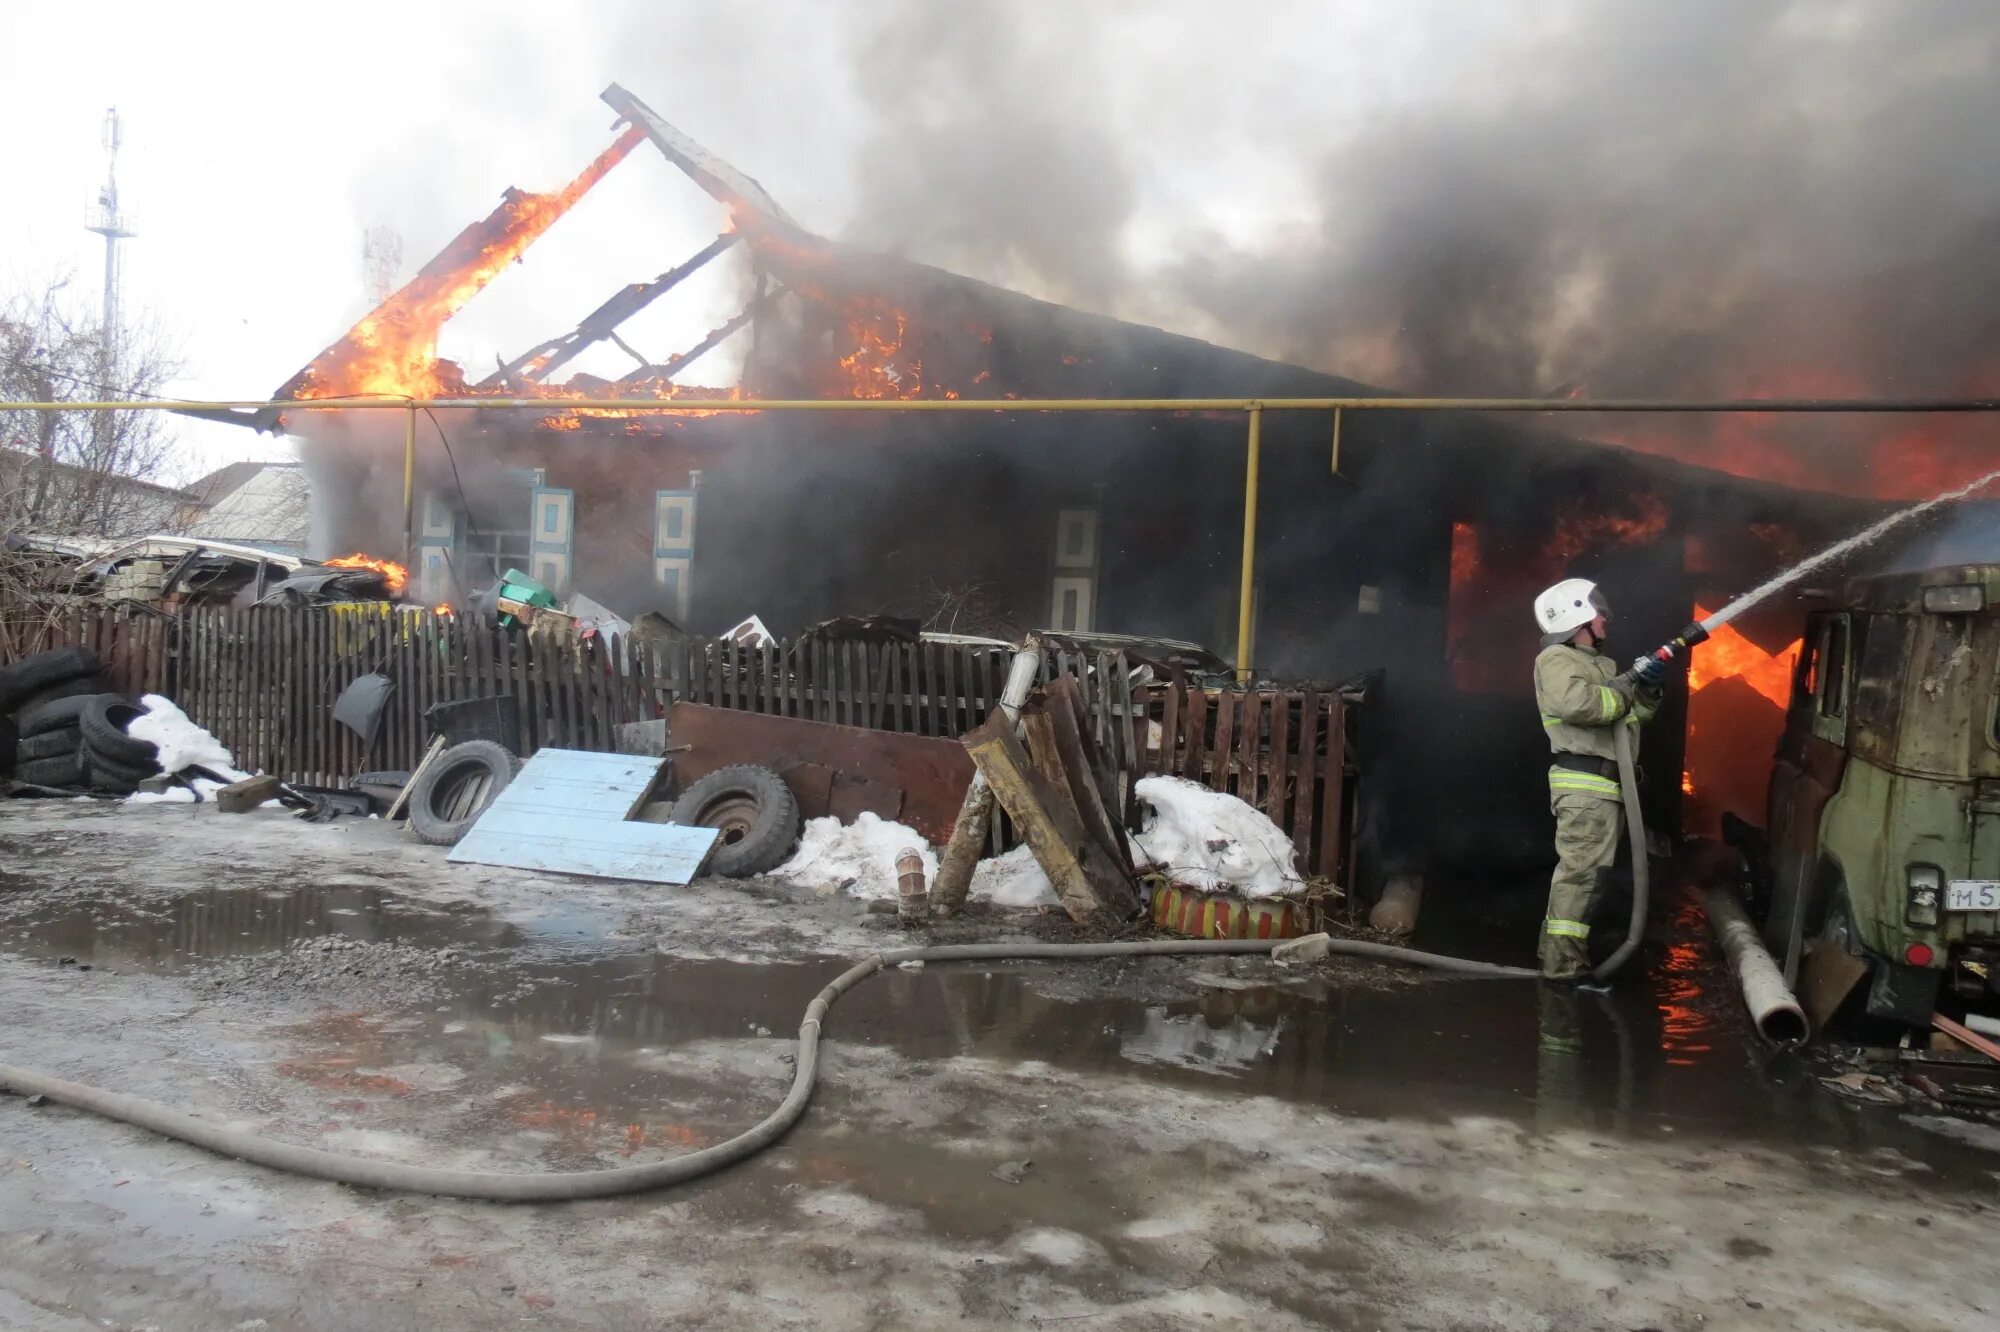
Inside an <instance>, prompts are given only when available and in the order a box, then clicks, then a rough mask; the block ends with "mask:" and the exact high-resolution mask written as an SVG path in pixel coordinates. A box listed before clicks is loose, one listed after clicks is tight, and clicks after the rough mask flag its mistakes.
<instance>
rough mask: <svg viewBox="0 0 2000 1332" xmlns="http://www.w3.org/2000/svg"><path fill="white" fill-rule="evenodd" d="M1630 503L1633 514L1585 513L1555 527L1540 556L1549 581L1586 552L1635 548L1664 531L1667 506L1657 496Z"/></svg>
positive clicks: (1640, 497) (1643, 496)
mask: <svg viewBox="0 0 2000 1332" xmlns="http://www.w3.org/2000/svg"><path fill="white" fill-rule="evenodd" d="M1631 503H1632V507H1633V508H1634V509H1636V510H1637V513H1635V514H1620V513H1610V512H1600V513H1585V514H1578V515H1577V516H1576V517H1573V518H1569V519H1566V520H1565V521H1563V522H1562V523H1560V524H1558V525H1557V527H1556V530H1555V535H1554V536H1552V537H1551V538H1550V539H1549V544H1548V546H1547V548H1546V549H1545V550H1544V551H1543V553H1542V558H1543V567H1544V568H1545V569H1546V570H1547V571H1548V572H1549V574H1550V576H1551V579H1552V580H1553V579H1554V578H1556V577H1561V576H1562V574H1563V573H1565V572H1566V571H1567V570H1568V569H1569V566H1570V565H1571V564H1573V563H1574V562H1575V561H1576V560H1577V558H1578V557H1579V556H1581V555H1583V554H1585V553H1586V552H1590V551H1600V550H1607V549H1609V548H1611V547H1614V546H1636V545H1638V544H1640V543H1641V542H1645V541H1652V540H1654V539H1656V538H1657V537H1658V536H1659V535H1660V534H1661V533H1662V532H1664V531H1666V530H1667V506H1666V505H1665V504H1664V503H1663V502H1661V500H1660V497H1659V496H1657V495H1649V494H1645V493H1640V494H1637V495H1633V496H1632V497H1631Z"/></svg>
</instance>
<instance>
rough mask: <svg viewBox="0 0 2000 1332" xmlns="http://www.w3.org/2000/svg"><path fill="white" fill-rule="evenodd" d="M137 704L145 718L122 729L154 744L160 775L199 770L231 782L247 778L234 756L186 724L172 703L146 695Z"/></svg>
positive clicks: (137, 738) (211, 738) (217, 741)
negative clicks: (144, 710)
mask: <svg viewBox="0 0 2000 1332" xmlns="http://www.w3.org/2000/svg"><path fill="white" fill-rule="evenodd" d="M139 703H140V706H142V707H144V708H145V709H146V715H145V716H143V717H138V718H135V719H134V720H133V722H132V724H131V725H130V726H127V727H126V728H125V734H127V735H129V736H131V737H132V738H133V739H134V740H150V741H152V742H153V744H154V746H155V747H156V748H158V749H159V751H160V756H159V764H160V771H161V772H170V773H171V772H179V771H181V770H182V769H184V768H195V767H200V768H207V769H208V770H209V771H210V772H212V773H214V774H215V775H216V776H218V777H227V778H228V779H229V780H230V781H232V782H240V781H242V780H243V779H244V778H246V777H248V776H250V774H249V773H247V772H239V771H238V770H237V768H236V756H235V755H234V754H232V753H230V752H229V751H228V750H227V749H225V748H224V747H223V745H222V742H221V741H220V740H217V739H216V738H215V737H214V736H212V735H210V734H209V733H208V732H207V731H204V730H202V729H201V727H199V726H196V725H195V724H194V723H193V722H192V721H189V720H188V715H187V714H186V713H185V712H182V711H181V710H180V709H179V708H177V707H175V706H174V703H173V700H171V699H168V698H163V697H161V696H160V695H158V694H148V695H146V696H145V697H144V698H142V699H140V700H139Z"/></svg>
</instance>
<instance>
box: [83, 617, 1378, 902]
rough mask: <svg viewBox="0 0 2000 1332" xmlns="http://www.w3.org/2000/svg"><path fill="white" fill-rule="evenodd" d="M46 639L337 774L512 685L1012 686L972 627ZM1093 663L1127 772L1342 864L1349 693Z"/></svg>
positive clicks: (1091, 695) (576, 700) (918, 714)
mask: <svg viewBox="0 0 2000 1332" xmlns="http://www.w3.org/2000/svg"><path fill="white" fill-rule="evenodd" d="M48 623H49V625H50V629H49V632H48V633H47V635H46V645H47V646H57V645H62V644H69V643H77V644H83V645H85V646H88V647H90V648H92V649H93V650H94V651H96V652H97V653H98V655H99V656H101V657H102V658H103V659H104V661H105V663H106V671H107V674H108V675H109V676H110V678H111V680H112V683H113V685H114V686H115V687H116V688H118V689H119V690H121V691H123V692H127V693H131V694H140V693H161V694H165V695H167V696H169V697H171V698H172V699H173V700H174V701H175V702H176V703H177V704H179V705H180V707H181V708H182V709H183V710H184V711H186V712H187V714H188V715H189V716H190V717H192V718H193V719H194V720H195V721H196V722H198V723H199V724H200V725H202V726H204V727H206V728H207V729H208V730H209V731H211V732H213V733H214V734H215V736H216V737H217V738H218V739H220V740H221V741H222V742H223V743H224V744H225V745H227V746H229V748H230V749H231V750H232V751H233V752H234V753H235V755H236V760H237V764H238V766H239V767H243V768H246V769H249V770H251V771H262V772H271V773H277V774H279V775H281V776H283V777H285V778H286V779H287V780H289V781H293V782H302V783H307V784H314V785H337V784H339V783H341V782H343V781H345V780H346V779H348V778H350V777H352V776H354V775H355V774H356V773H359V772H363V771H368V770H379V769H410V768H414V767H415V766H416V765H417V763H418V761H419V760H420V759H421V757H422V754H423V750H424V748H425V746H426V745H427V744H428V743H429V734H428V727H427V726H426V724H425V722H424V712H425V711H426V709H428V708H430V707H431V706H433V705H434V704H438V703H448V702H457V701H461V700H465V699H474V698H484V697H491V696H494V695H502V694H504V695H507V696H509V697H511V698H512V699H513V701H514V708H515V717H516V721H517V723H518V726H519V733H520V738H521V741H522V745H523V748H524V750H525V751H526V752H532V751H533V750H535V749H539V748H544V747H557V748H565V749H590V750H610V749H612V748H614V747H615V744H616V734H617V727H618V726H619V725H621V724H623V723H625V722H632V721H644V720H651V719H654V718H657V717H660V716H663V715H664V714H665V710H666V708H667V707H668V705H670V704H671V703H673V702H674V701H676V700H686V701H689V702H697V703H706V704H710V705H713V706H717V707H725V708H735V709H738V710H742V711H749V712H762V713H769V714H772V715H777V716H787V717H804V718H810V719H813V720H817V721H825V722H834V723H838V724H841V725H849V726H862V727H869V728H872V729H876V730H888V731H898V732H903V733H906V734H912V735H933V736H944V737H956V736H959V735H962V734H964V733H965V732H966V731H968V730H970V729H972V727H974V726H976V725H978V724H979V723H980V722H982V721H984V720H985V719H986V717H987V715H988V714H990V713H991V712H992V710H993V708H994V707H995V706H997V704H998V703H999V699H1000V692H1001V689H1002V687H1003V685H1004V684H1005V682H1006V678H1007V672H1008V668H1009V666H1010V664H1011V662H1012V657H1013V653H1012V651H1011V650H1010V649H1006V648H994V647H984V646H977V645H971V644H940V643H869V642H858V641H827V640H823V639H806V640H804V641H801V642H796V643H791V642H781V643H775V644H770V645H766V646H762V647H753V646H748V645H744V644H740V643H729V642H717V641H712V640H679V641H673V642H666V643H659V642H651V643H649V642H638V641H633V640H631V639H620V638H617V637H615V636H606V637H600V638H594V639H591V640H587V641H585V642H581V643H579V642H577V641H576V640H574V639H566V638H556V637H551V636H545V635H542V634H539V633H535V634H530V633H524V632H521V631H519V630H512V629H501V628H500V627H498V626H497V625H492V624H473V623H469V622H466V621H463V620H460V619H458V618H456V617H453V616H449V615H443V616H440V615H435V614H432V613H431V612H430V611H427V610H420V609H417V608H414V607H410V608H404V607H394V608H392V607H388V606H385V605H382V604H380V603H357V604H354V605H340V606H330V607H317V608H304V607H276V606H273V607H252V608H248V609H226V608H207V607H205V608H195V609H189V610H185V611H183V612H181V613H180V614H179V615H178V616H176V617H171V618H169V617H165V616H161V615H159V614H157V613H153V612H149V611H146V610H145V609H143V608H135V607H132V606H83V607H75V608H71V609H68V610H65V611H62V612H60V613H58V614H56V615H54V616H52V617H50V618H49V620H48ZM372 672H379V673H381V674H382V675H385V676H387V677H388V679H389V681H390V682H391V684H392V686H393V688H392V690H391V692H390V694H389V701H388V707H387V710H386V712H385V713H384V716H383V721H382V725H381V728H380V731H379V733H378V735H377V737H376V739H375V743H374V744H373V745H372V746H370V747H368V748H367V749H366V750H365V751H364V749H363V746H362V744H361V742H360V740H359V738H358V737H357V736H356V735H355V734H354V733H353V732H352V731H351V730H349V729H348V728H347V727H345V726H343V725H341V724H339V723H336V722H335V721H334V720H333V707H334V703H335V701H336V700H337V699H338V698H339V697H340V695H341V692H342V691H343V690H344V689H346V688H347V687H348V686H349V685H350V684H352V683H353V682H354V681H355V680H356V679H357V678H359V677H361V676H363V675H367V674H370V673H372ZM1058 673H1061V674H1067V675H1073V676H1075V677H1076V678H1077V680H1078V682H1079V685H1080V687H1081V689H1082V692H1083V695H1084V698H1085V700H1086V704H1087V712H1088V715H1089V718H1090V724H1091V727H1092V730H1093V732H1094V734H1095V736H1096V739H1097V741H1098V743H1099V745H1100V746H1101V747H1102V748H1103V749H1104V750H1105V752H1106V753H1107V754H1108V755H1109V756H1110V757H1111V759H1112V761H1113V763H1114V764H1115V765H1116V767H1117V769H1118V770H1119V771H1120V772H1122V773H1125V774H1128V775H1129V776H1132V777H1141V776H1147V775H1152V774H1170V775H1173V776H1178V777H1184V778H1186V779H1188V780H1190V781H1194V782H1199V783H1203V784H1205V785H1207V786H1209V787H1210V788H1211V789H1214V790H1217V791H1227V792H1229V793H1231V794H1233V795H1236V796H1238V797H1240V798H1241V799H1243V800H1245V801H1248V802H1249V803H1251V804H1253V805H1255V806H1257V807H1258V808H1259V809H1262V810H1263V811H1264V812H1265V813H1266V814H1267V815H1268V816H1269V817H1270V818H1271V820H1272V821H1273V822H1274V823H1276V824H1277V825H1278V826H1279V827H1280V828H1282V829H1283V830H1285V832H1286V833H1287V834H1288V835H1289V836H1290V837H1291V839H1292V842H1293V845H1294V846H1295V847H1296V848H1297V849H1298V852H1299V862H1300V868H1301V869H1302V870H1303V871H1305V872H1307V873H1308V874H1313V875H1318V876H1322V877H1327V878H1335V879H1341V880H1343V881H1344V879H1345V877H1346V876H1345V875H1344V874H1343V873H1342V869H1343V863H1342V857H1343V855H1344V854H1345V851H1346V846H1345V843H1346V840H1347V839H1346V838H1345V837H1343V836H1342V835H1341V832H1342V830H1343V829H1344V828H1345V827H1346V826H1347V823H1348V817H1347V813H1346V811H1347V809H1348V808H1349V804H1350V802H1351V785H1352V784H1351V782H1349V781H1348V780H1347V772H1348V769H1349V766H1350V758H1349V753H1350V746H1349V743H1348V735H1347V725H1346V708H1345V707H1344V705H1343V703H1342V700H1341V699H1340V697H1339V696H1338V695H1337V694H1333V693H1323V692H1314V691H1311V690H1306V691H1275V690H1249V691H1242V690H1216V689H1202V688H1198V687H1190V686H1187V685H1185V684H1183V683H1182V682H1180V681H1179V680H1175V681H1174V682H1172V683H1171V684H1166V685H1158V684H1155V685H1147V686H1138V687H1135V686H1134V685H1133V683H1132V677H1133V674H1134V672H1133V671H1132V670H1131V668H1130V663H1129V662H1128V660H1127V658H1126V657H1125V655H1124V654H1123V653H1110V652H1099V653H1090V654H1085V653H1077V652H1051V653H1048V654H1045V657H1044V660H1043V664H1042V678H1043V681H1044V682H1046V681H1047V680H1049V679H1051V678H1053V677H1054V676H1055V675H1056V674H1058Z"/></svg>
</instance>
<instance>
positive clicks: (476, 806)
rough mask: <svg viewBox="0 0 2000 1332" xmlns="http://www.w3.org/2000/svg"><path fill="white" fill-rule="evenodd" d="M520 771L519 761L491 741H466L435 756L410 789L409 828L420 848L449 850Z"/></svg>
mask: <svg viewBox="0 0 2000 1332" xmlns="http://www.w3.org/2000/svg"><path fill="white" fill-rule="evenodd" d="M520 771H521V760H520V759H518V758H516V757H514V756H513V755H512V754H510V753H508V752H507V751H506V750H505V749H504V748H502V747H501V746H500V745H498V744H495V743H494V742H493V741H491V740H468V741H466V742H465V743H464V744H462V745H453V746H452V747H451V748H450V749H447V750H445V751H444V752H443V753H441V754H439V755H438V756H437V758H436V760H435V761H434V762H432V764H431V766H430V768H429V769H428V770H427V771H425V772H424V774H423V775H422V776H420V777H418V778H417V780H416V781H414V782H412V783H411V784H410V801H409V808H410V828H411V830H412V831H413V832H415V833H416V835H417V840H418V841H420V842H428V843H430V844H431V845H432V846H453V845H455V844H456V843H457V842H458V839H459V838H461V837H463V836H465V834H466V833H467V831H469V830H470V829H471V827H472V825H473V824H475V823H477V822H478V821H479V816H480V815H481V814H484V813H485V812H486V807H487V806H488V805H490V804H492V803H493V800H494V797H496V796H498V795H499V794H500V793H501V792H502V791H504V790H506V789H507V783H509V782H511V781H513V780H514V775H515V774H516V773H518V772H520Z"/></svg>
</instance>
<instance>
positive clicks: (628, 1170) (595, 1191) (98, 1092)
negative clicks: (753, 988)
mask: <svg viewBox="0 0 2000 1332" xmlns="http://www.w3.org/2000/svg"><path fill="white" fill-rule="evenodd" d="M1284 942H1288V941H1286V940H1280V939H1153V940H1141V941H1136V942H1127V943H1098V944H1044V943H1018V944H950V945H941V946H938V947H934V948H895V949H890V950H887V951H885V952H881V953H876V954H874V955H873V956H871V957H868V958H865V959H863V960H862V961H860V962H857V963H856V964H855V965H854V966H852V967H849V968H848V969H847V970H846V971H843V972H841V973H840V975H838V976H836V977H834V979H833V981H832V982H831V983H830V984H828V985H827V987H826V988H825V989H823V990H821V991H820V992H819V994H818V995H816V996H814V998H813V1001H812V1003H810V1004H808V1005H807V1006H806V1015H805V1020H804V1021H803V1022H801V1023H800V1024H799V1052H798V1062H797V1064H796V1065H795V1066H794V1069H793V1072H792V1088H791V1090H790V1091H789V1092H787V1093H786V1094H785V1099H784V1101H783V1102H781V1103H780V1104H779V1106H778V1108H777V1109H775V1110H773V1111H772V1112H771V1113H770V1114H768V1115H766V1116H765V1117H764V1118H763V1120H762V1121H760V1122H759V1123H758V1124H756V1125H755V1126H753V1127H752V1128H750V1129H747V1130H745V1131H744V1132H742V1133H739V1134H737V1135H736V1136H735V1137H733V1138H731V1139H729V1140H728V1141H727V1142H719V1143H717V1144H715V1145H714V1146H713V1147H704V1148H703V1149H702V1150H700V1151H698V1152H690V1153H688V1154H687V1155H685V1156H677V1157H675V1158H674V1159H673V1160H671V1161H660V1162H656V1163H655V1164H652V1165H637V1166H621V1167H618V1168H616V1169H611V1170H584V1171H573V1172H565V1173H559V1174H556V1173H551V1174H512V1173H507V1172H500V1171H489V1170H440V1169H437V1168H435V1167H432V1166H412V1165H401V1164H398V1163H396V1162H393V1161H374V1160H369V1159H367V1158H365V1157H358V1156H346V1155H343V1154H341V1153H339V1152H329V1151H322V1150H320V1149H319V1148H317V1147H301V1146H297V1145H295V1144H293V1143H285V1142H276V1141H273V1140H272V1139H270V1138H265V1137H260V1136H258V1135H257V1134H255V1133H249V1132H246V1131H244V1130H242V1129H233V1128H226V1127H224V1126H223V1125H221V1124H216V1123H211V1122H209V1121H207V1120H204V1119H201V1118H200V1117H198V1116H196V1115H191V1114H187V1113H185V1112H184V1111H180V1110H174V1109H171V1108H169V1107H167V1106H164V1105H161V1104H160V1103H159V1102H157V1101H148V1100H144V1099H142V1098H140V1097H137V1096H127V1095H124V1094H123V1093H120V1092H111V1091H104V1090H102V1089H101V1088H97V1087H86V1086H84V1085H83V1084H81V1083H76V1082H68V1081H65V1080H64V1079H62V1078H55V1077H50V1076H49V1075H48V1074H46V1073H38V1072H36V1071H34V1070H33V1069H27V1068H16V1067H14V1066H13V1065H11V1064H0V1091H8V1092H14V1093H17V1094H20V1095H23V1096H30V1095H41V1096H46V1097H48V1098H49V1099H50V1100H52V1101H60V1102H62V1103H63V1104H64V1105H69V1106H74V1107H76V1108H77V1109H79V1110H88V1111H91V1112H92V1113H93V1114H99V1115H103V1116H105V1117H106V1118H107V1119H116V1120H122V1121H123V1122H125V1123H127V1124H132V1125H136V1126H137V1127H139V1128H143V1129H150V1130H152V1131H153V1132H155V1133H160V1134H164V1135H166V1136H167V1137H169V1138H179V1139H180V1140H181V1141H182V1142H189V1143H193V1144H194V1145H195V1146H197V1147H206V1148H207V1149H208V1150H210V1151H212V1152H219V1153H221V1154H222V1155H224V1156H233V1157H236V1158H237V1159H239V1160H243V1161H249V1162H251V1163H253V1164H255V1165H261V1166H269V1167H270V1168H271V1169H273V1170H286V1171H290V1172H292V1173H293V1174H298V1175H311V1176H313V1177H314V1178H316V1179H330V1180H333V1181H334V1182H335V1183H338V1184H354V1185H358V1186H360V1187H362V1188H372V1189H398V1190H402V1191H404V1192H409V1193H429V1194H436V1195H438V1196H440V1197H446V1198H476V1199H481V1200H484V1201H488V1202H568V1201H572V1200H574V1199H579V1198H607V1197H611V1196H613V1195H615V1194H621V1193H641V1192H644V1191H646V1190H648V1189H657V1188H664V1187H665V1186H667V1185H669V1184H684V1183H686V1182H688V1181H689V1180H693V1179H699V1178H701V1177H702V1176H703V1175H709V1174H713V1173H714V1172H715V1171H717V1170H720V1169H722V1168H723V1167H724V1166H728V1165H733V1164H734V1163H736V1162H737V1161H741V1160H743V1159H744V1158H745V1157H747V1156H751V1155H753V1154H755V1153H757V1152H760V1151H762V1150H763V1149H764V1148H766V1147H769V1146H770V1145H771V1144H772V1143H774V1142H776V1141H778V1139H780V1138H782V1137H784V1136H785V1134H786V1133H787V1132H788V1131H790V1129H791V1127H792V1126H793V1125H794V1124H796V1123H798V1122H799V1120H800V1118H801V1117H802V1116H804V1114H805V1111H806V1102H807V1101H809V1100H811V1099H812V1092H813V1084H814V1083H815V1082H816V1081H817V1080H818V1077H819V1035H820V1024H821V1023H822V1022H823V1021H824V1020H825V1018H826V1013H827V1010H828V1009H829V1008H831V1007H832V1006H833V1001H834V1000H836V999H838V998H839V997H840V996H841V995H842V994H844V993H846V992H847V991H848V990H850V989H852V988H853V987H854V986H856V985H858V984H860V983H861V982H862V981H864V980H866V979H867V978H868V977H870V976H872V975H874V974H875V973H876V972H878V971H881V970H883V969H884V968H885V967H892V966H896V965H898V964H900V963H903V962H999V961H1007V960H1011V959H1019V958H1052V959H1055V960H1059V961H1077V960H1083V959H1088V958H1104V957H1148V956H1160V955H1172V954H1188V953H1239V954H1260V953H1261V954H1268V953H1270V951H1271V950H1272V949H1273V948H1274V947H1276V946H1277V945H1278V944H1280V943H1284ZM1328 948H1329V950H1330V951H1332V952H1336V953H1346V954H1349V955H1352V956H1356V957H1366V958H1371V959H1374V960H1376V961H1383V962H1400V963H1403V964H1405V965H1408V966H1417V967H1424V968H1428V969H1430V970H1433V971H1444V972H1449V973H1452V974H1454V975H1460V976H1479V977H1492V978H1501V977H1505V978H1532V977H1533V976H1535V975H1536V974H1537V973H1535V972H1533V971H1530V970H1528V969H1526V968H1523V967H1503V966H1496V965H1494V964H1493V963H1490V962H1470V961H1466V960H1465V959H1462V958H1456V957H1444V956H1441V955H1439V954H1436V953H1419V952H1415V951H1413V950H1411V949H1407V948H1396V947H1393V946H1391V945H1388V944H1373V943H1364V942H1362V941H1360V940H1356V939H1329V940H1328Z"/></svg>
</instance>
